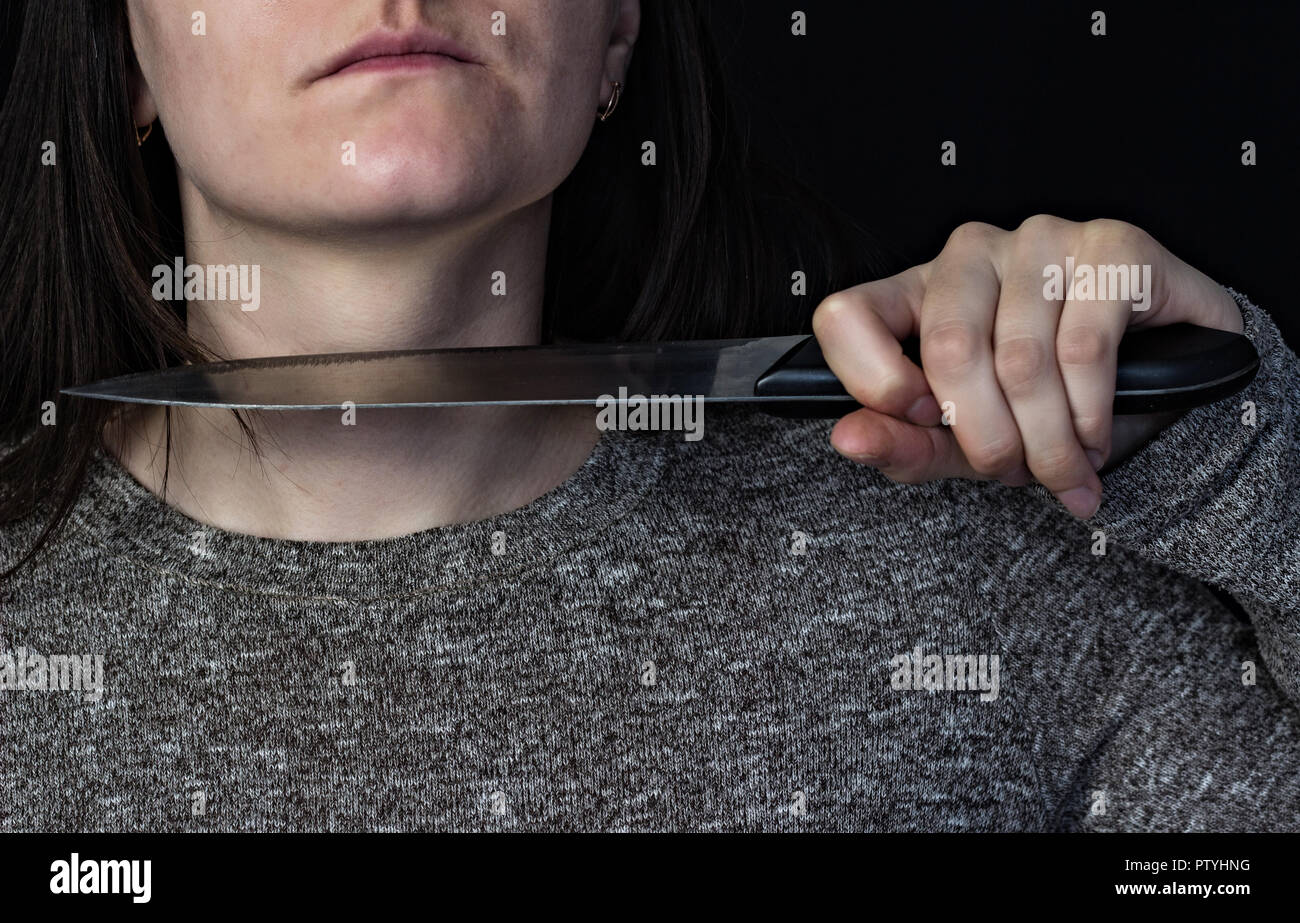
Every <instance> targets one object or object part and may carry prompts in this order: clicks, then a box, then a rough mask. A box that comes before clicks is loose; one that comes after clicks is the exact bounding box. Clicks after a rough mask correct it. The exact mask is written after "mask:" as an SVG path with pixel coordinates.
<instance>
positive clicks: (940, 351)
mask: <svg viewBox="0 0 1300 923" xmlns="http://www.w3.org/2000/svg"><path fill="white" fill-rule="evenodd" d="M985 348H987V347H986V343H985V341H984V338H983V337H981V336H980V334H979V331H978V330H976V328H975V325H974V324H973V323H971V322H969V321H962V320H955V321H946V322H945V323H943V324H940V325H939V326H937V327H935V328H934V329H932V330H929V331H927V336H925V337H924V339H923V340H922V341H921V362H922V364H923V365H925V366H926V367H927V368H928V369H930V370H932V371H933V370H943V371H948V372H959V371H961V370H963V369H966V368H969V367H970V366H972V365H974V364H975V363H976V362H978V361H979V358H980V354H981V352H982V351H983V350H984V349H985Z"/></svg>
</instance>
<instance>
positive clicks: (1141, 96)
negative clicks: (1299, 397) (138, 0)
mask: <svg viewBox="0 0 1300 923" xmlns="http://www.w3.org/2000/svg"><path fill="white" fill-rule="evenodd" d="M96 2H108V0H96ZM114 2H116V0H114ZM660 2H675V0H660ZM704 2H706V3H707V4H708V6H709V9H710V11H711V13H712V17H713V23H714V31H715V35H716V39H717V44H718V45H719V47H720V49H721V50H722V52H723V55H724V60H725V64H726V70H727V73H728V76H729V79H730V81H731V83H732V85H733V87H734V89H735V93H736V96H737V97H738V98H739V100H740V103H741V108H742V110H744V111H745V112H746V114H747V116H748V120H749V122H750V124H751V126H752V133H751V138H750V143H751V144H752V145H753V146H754V147H755V148H756V149H757V150H758V152H759V153H761V154H762V155H763V156H765V157H767V159H769V160H771V161H773V162H775V163H777V164H779V165H781V166H784V167H785V168H787V169H789V170H790V171H792V172H794V173H795V174H797V175H798V176H800V178H802V179H804V180H805V181H806V182H808V183H810V184H811V185H813V186H814V187H815V188H817V189H818V190H819V191H821V192H822V193H823V194H824V195H825V196H826V197H827V198H828V199H830V200H831V201H832V202H834V203H835V204H837V205H838V206H840V207H841V208H842V209H844V210H845V211H847V212H849V213H850V214H851V215H853V216H854V217H856V218H857V219H858V220H859V221H860V222H861V223H862V224H864V225H865V226H866V227H868V228H869V229H870V230H872V231H873V232H875V234H876V236H877V237H878V238H879V239H880V240H881V242H882V244H883V245H884V246H885V247H886V249H887V253H886V257H887V260H888V262H889V263H890V265H891V267H893V268H894V269H895V270H901V269H903V268H906V267H907V266H910V265H913V264H915V263H920V262H924V261H926V260H929V259H931V258H932V257H933V256H934V255H935V254H936V253H938V251H939V250H940V248H941V247H942V246H943V243H944V241H945V240H946V239H947V236H948V234H949V233H951V231H952V229H953V228H955V227H956V226H957V225H958V224H960V223H962V222H963V221H971V220H979V221H987V222H989V223H992V224H996V225H999V226H1001V227H1006V228H1013V227H1015V226H1016V225H1017V224H1019V223H1020V221H1022V220H1023V219H1024V218H1026V217H1028V216H1029V215H1032V214H1035V213H1037V212H1047V213H1050V214H1055V215H1059V216H1061V217H1064V218H1070V219H1073V220H1085V219H1088V218H1097V217H1108V218H1119V219H1123V220H1126V221H1130V222H1132V223H1134V224H1136V225H1138V226H1139V227H1142V228H1144V229H1145V230H1147V231H1149V232H1150V233H1151V234H1152V235H1154V236H1155V237H1156V239H1157V240H1159V241H1160V242H1161V243H1163V244H1164V245H1165V246H1166V247H1167V248H1168V249H1169V250H1171V251H1172V252H1174V253H1175V254H1177V255H1178V256H1179V257H1181V258H1182V259H1184V260H1186V261H1187V262H1189V263H1191V264H1192V265H1194V266H1196V267H1197V268H1199V269H1201V270H1202V271H1204V272H1205V273H1207V274H1208V275H1210V276H1211V277H1212V278H1214V279H1216V280H1217V281H1219V282H1222V283H1224V284H1226V285H1230V286H1232V287H1234V288H1237V289H1239V290H1241V291H1243V292H1245V293H1246V294H1247V295H1249V296H1250V297H1251V298H1252V299H1253V300H1255V301H1256V302H1258V303H1259V304H1260V305H1262V306H1263V307H1265V308H1266V309H1268V310H1269V311H1270V313H1272V315H1273V316H1274V317H1275V318H1276V319H1277V320H1278V322H1279V324H1280V325H1281V326H1282V329H1283V331H1284V333H1285V334H1286V335H1287V337H1288V339H1289V340H1290V342H1291V343H1292V345H1293V346H1295V345H1300V305H1297V303H1296V297H1295V276H1296V246H1297V243H1300V235H1297V233H1296V230H1295V225H1294V223H1293V222H1294V220H1295V219H1294V216H1295V213H1296V210H1295V204H1296V199H1297V196H1296V182H1297V180H1296V177H1297V172H1298V171H1297V155H1298V154H1300V145H1298V144H1297V140H1298V139H1297V125H1296V118H1297V109H1298V106H1297V103H1298V102H1300V99H1298V96H1300V94H1298V93H1297V87H1298V84H1300V80H1298V78H1297V57H1298V56H1300V2H1296V0H1279V2H1254V3H1250V2H1246V3H1213V4H1211V3H1170V2H1159V3H1156V2H1133V0H1127V2H1124V3H1121V4H1112V3H1104V2H1103V0H1092V2H1091V3H1079V2H1069V0H1039V2H974V0H965V2H943V3H895V4H885V3H874V2H863V0H785V2H777V0H704ZM0 4H2V5H3V6H4V7H5V8H6V9H5V12H6V13H8V14H10V15H8V16H5V17H3V19H0V23H3V22H5V21H10V20H12V13H13V12H15V11H16V8H17V4H10V3H9V0H0ZM1099 6H1100V7H1101V9H1102V11H1103V12H1105V13H1106V26H1107V34H1106V35H1105V36H1094V35H1093V34H1092V31H1091V27H1092V12H1093V10H1095V9H1097V8H1098V7H1099ZM796 9H799V10H803V11H804V12H805V13H806V14H807V17H808V35H807V36H803V37H796V36H793V35H792V34H791V29H790V25H791V14H792V12H793V11H794V10H796ZM4 38H12V35H9V36H0V64H4V65H8V64H9V61H8V60H7V57H8V49H7V48H6V47H5V46H7V45H8V44H9V43H8V42H6V41H4ZM7 70H8V67H7V66H6V67H5V72H7ZM629 92H635V88H634V87H632V88H629ZM949 140H950V141H954V142H956V144H957V165H956V166H951V167H945V166H942V165H941V164H940V161H939V156H940V145H941V144H942V142H944V141H949ZM1245 140H1251V141H1254V142H1255V144H1256V146H1257V158H1258V164H1257V165H1256V166H1251V167H1248V166H1243V165H1242V163H1241V153H1242V152H1241V144H1242V142H1243V141H1245ZM14 154H15V152H12V151H10V152H5V153H4V154H3V156H13V155H14Z"/></svg>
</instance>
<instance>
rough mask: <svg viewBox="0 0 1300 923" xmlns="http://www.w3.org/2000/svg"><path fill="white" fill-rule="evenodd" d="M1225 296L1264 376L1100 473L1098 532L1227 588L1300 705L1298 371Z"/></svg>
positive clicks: (1282, 348) (1276, 341) (1255, 312)
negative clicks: (1101, 492) (1101, 491)
mask: <svg viewBox="0 0 1300 923" xmlns="http://www.w3.org/2000/svg"><path fill="white" fill-rule="evenodd" d="M1228 292H1229V294H1231V295H1232V296H1233V298H1234V299H1235V300H1236V301H1237V304H1238V305H1239V306H1240V308H1241V312H1242V316H1243V319H1244V321H1245V329H1244V332H1245V335H1246V336H1247V337H1249V339H1250V340H1251V342H1252V343H1254V345H1255V348H1256V350H1257V351H1258V352H1259V355H1260V369H1259V373H1258V375H1257V376H1256V378H1255V380H1254V381H1253V382H1252V383H1251V384H1250V386H1248V387H1247V388H1246V389H1245V390H1243V391H1241V392H1239V393H1237V394H1235V395H1233V396H1231V397H1228V398H1225V399H1223V400H1221V401H1219V402H1217V403H1214V404H1211V405H1208V406H1205V407H1199V408H1196V409H1195V410H1192V411H1190V412H1189V413H1187V414H1185V415H1184V416H1183V417H1181V418H1180V419H1179V420H1178V421H1177V422H1175V423H1173V424H1171V425H1170V426H1168V427H1167V428H1166V429H1165V430H1163V431H1162V432H1161V433H1160V434H1159V435H1158V436H1157V437H1156V438H1155V439H1153V440H1152V441H1151V442H1150V443H1148V444H1147V445H1146V446H1145V447H1143V448H1142V449H1141V450H1139V451H1138V452H1137V453H1136V454H1134V455H1133V456H1132V457H1130V458H1129V459H1127V460H1126V461H1125V462H1124V463H1122V464H1121V465H1119V466H1118V467H1116V468H1115V469H1114V470H1113V471H1111V472H1109V473H1108V474H1106V475H1104V476H1103V479H1102V483H1103V486H1104V488H1105V496H1104V498H1103V502H1102V506H1101V509H1100V510H1099V511H1098V513H1097V515H1096V516H1095V517H1094V519H1093V520H1092V522H1091V525H1093V526H1094V527H1096V528H1100V529H1101V530H1102V531H1104V532H1105V534H1106V536H1107V539H1108V540H1109V541H1113V542H1114V543H1115V544H1117V545H1119V546H1121V547H1125V548H1128V549H1131V550H1132V551H1134V552H1136V553H1138V554H1140V555H1143V556H1145V557H1147V558H1148V559H1150V560H1153V561H1155V562H1157V563H1159V564H1161V565H1163V566H1165V567H1167V568H1169V569H1171V570H1173V571H1176V572H1178V573H1180V574H1183V575H1185V576H1188V577H1193V578H1195V579H1198V580H1201V581H1203V582H1205V583H1207V584H1210V585H1213V586H1216V587H1218V588H1220V589H1221V590H1224V591H1227V592H1228V593H1229V594H1230V595H1231V596H1232V597H1233V598H1234V599H1236V600H1237V602H1238V603H1240V604H1241V606H1242V608H1243V609H1245V611H1246V612H1247V614H1248V615H1249V617H1250V619H1251V621H1252V623H1253V625H1254V629H1255V633H1256V637H1257V641H1258V645H1259V649H1260V653H1261V655H1262V657H1263V659H1264V661H1265V663H1266V665H1267V666H1268V668H1269V672H1270V673H1271V674H1272V676H1273V678H1274V679H1275V680H1276V681H1277V683H1278V685H1279V686H1280V687H1281V688H1282V690H1283V692H1285V694H1286V695H1287V696H1288V697H1289V698H1290V700H1291V702H1292V703H1293V704H1295V705H1297V706H1300V396H1298V392H1300V364H1298V363H1297V361H1296V355H1295V353H1294V352H1292V350H1291V349H1290V348H1289V347H1288V346H1287V344H1286V343H1285V342H1284V341H1283V339H1282V336H1281V334H1280V333H1279V331H1278V328H1277V326H1276V324H1274V322H1273V321H1272V319H1271V318H1270V317H1269V316H1268V315H1267V314H1266V313H1265V312H1264V311H1262V310H1261V309H1260V308H1258V307H1257V306H1255V305H1254V304H1252V303H1251V302H1250V301H1249V300H1248V299H1246V298H1245V297H1244V296H1242V295H1241V294H1239V293H1238V292H1235V291H1233V290H1231V289H1228Z"/></svg>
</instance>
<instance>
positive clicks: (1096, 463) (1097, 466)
mask: <svg viewBox="0 0 1300 923" xmlns="http://www.w3.org/2000/svg"><path fill="white" fill-rule="evenodd" d="M1083 454H1084V455H1087V456H1088V464H1090V465H1092V470H1093V471H1100V470H1101V463H1102V461H1104V459H1103V458H1102V455H1101V453H1100V452H1098V451H1097V450H1096V449H1089V450H1088V451H1086V452H1084V453H1083Z"/></svg>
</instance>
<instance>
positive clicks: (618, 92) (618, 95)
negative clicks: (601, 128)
mask: <svg viewBox="0 0 1300 923" xmlns="http://www.w3.org/2000/svg"><path fill="white" fill-rule="evenodd" d="M622 98H623V84H621V83H619V82H618V81H617V80H615V81H614V92H613V93H611V94H610V96H609V102H607V103H606V104H605V108H604V109H601V110H599V111H598V112H597V114H598V115H599V116H600V120H601V121H602V122H606V121H608V120H609V117H610V116H611V115H613V114H614V110H615V109H617V108H618V101H619V100H620V99H622Z"/></svg>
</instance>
